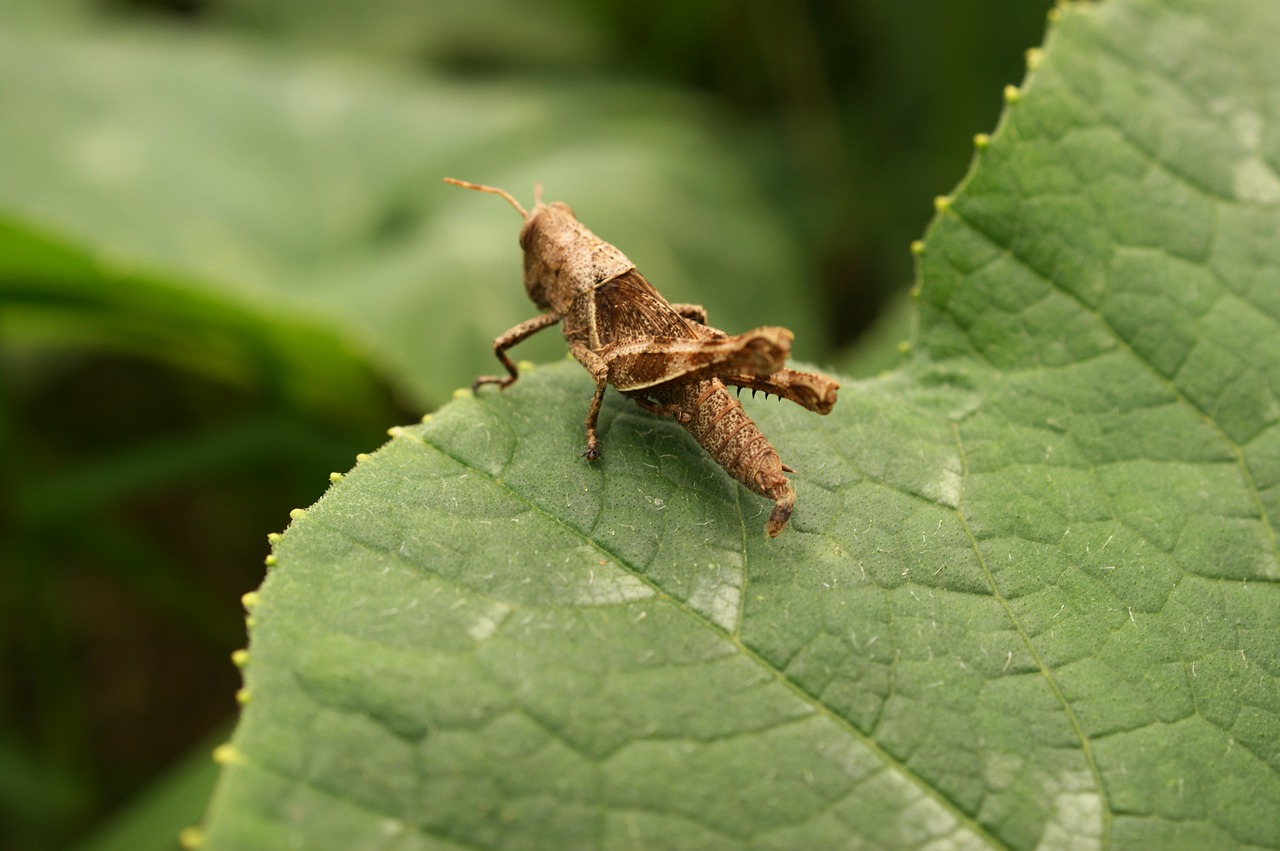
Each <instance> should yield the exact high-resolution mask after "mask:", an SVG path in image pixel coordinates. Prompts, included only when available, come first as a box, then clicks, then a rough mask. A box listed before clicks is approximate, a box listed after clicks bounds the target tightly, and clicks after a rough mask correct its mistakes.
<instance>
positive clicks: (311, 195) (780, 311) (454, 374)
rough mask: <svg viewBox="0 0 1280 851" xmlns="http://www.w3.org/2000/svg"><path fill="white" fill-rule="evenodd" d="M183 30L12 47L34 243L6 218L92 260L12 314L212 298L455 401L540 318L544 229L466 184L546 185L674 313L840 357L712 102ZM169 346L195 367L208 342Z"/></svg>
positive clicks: (23, 209)
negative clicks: (533, 286)
mask: <svg viewBox="0 0 1280 851" xmlns="http://www.w3.org/2000/svg"><path fill="white" fill-rule="evenodd" d="M180 36H181V34H175V33H172V32H167V33H163V34H161V33H156V32H150V31H147V30H140V31H133V32H123V31H122V32H115V31H107V32H95V33H85V34H79V35H67V34H61V35H50V34H46V33H41V32H37V31H29V30H24V29H23V28H21V27H12V28H7V29H0V162H5V163H10V164H20V166H21V167H13V168H4V169H0V214H2V215H4V216H5V218H7V219H8V220H10V221H12V222H14V223H16V224H15V227H16V228H17V230H16V231H15V233H14V234H13V235H12V236H10V235H8V234H7V233H6V229H5V227H4V226H3V225H2V224H0V239H8V240H10V241H16V242H24V243H25V242H26V241H27V240H28V239H29V237H30V234H29V233H28V231H30V232H34V233H36V234H37V238H38V239H39V240H41V241H43V242H46V243H51V244H52V245H53V246H54V248H53V251H54V252H55V253H63V254H73V255H77V256H79V257H81V258H85V259H83V260H81V261H78V262H77V263H76V264H73V265H74V268H73V267H72V266H69V265H67V264H62V265H61V266H54V267H50V268H44V267H40V268H39V269H38V276H37V278H36V280H37V281H38V282H39V284H40V286H41V287H42V288H47V289H49V290H50V292H49V295H48V296H47V297H45V296H44V295H42V294H41V293H39V292H38V293H37V294H36V295H34V296H32V295H31V289H32V278H31V277H29V276H27V275H25V274H24V273H23V270H17V271H14V270H9V269H5V268H3V267H2V266H0V298H3V299H6V300H10V301H14V300H17V301H22V302H24V303H25V304H27V305H28V306H32V307H33V308H35V309H38V311H42V312H43V313H42V314H40V313H37V315H36V316H34V317H33V319H35V320H40V319H41V318H42V315H51V316H53V318H54V320H56V321H59V322H65V321H67V320H70V321H73V322H75V321H79V322H80V323H81V324H83V325H88V326H90V327H91V328H92V329H94V332H95V333H97V332H99V331H100V330H101V328H102V324H101V320H102V319H103V316H104V315H106V316H107V317H108V319H112V320H114V319H115V318H116V317H120V316H123V317H124V320H125V321H128V322H133V323H134V324H137V323H138V320H139V317H140V316H141V317H146V318H147V319H148V320H149V324H148V327H149V328H152V329H160V332H159V333H157V332H155V331H152V332H151V333H152V336H153V337H158V338H163V336H164V335H163V331H165V330H167V329H169V328H181V327H184V323H186V322H188V321H189V319H190V318H189V317H188V316H187V315H185V314H184V313H183V312H182V311H181V310H174V309H172V306H173V305H175V304H182V303H190V302H202V303H208V304H210V305H211V306H212V309H213V310H214V311H215V312H232V313H237V314H242V315H244V316H245V317H246V320H245V323H244V327H248V328H252V326H254V325H263V326H270V325H272V324H273V323H280V324H283V325H289V326H305V327H308V328H310V329H312V333H313V337H321V338H323V337H326V336H327V337H329V338H337V339H338V340H339V341H340V343H339V344H336V345H333V347H334V348H335V349H342V348H343V347H345V351H339V354H340V355H341V356H350V354H352V353H354V354H355V355H356V356H358V357H361V358H362V359H364V360H365V362H367V363H370V364H372V365H373V366H374V367H375V368H376V369H378V370H379V371H380V373H381V374H382V375H383V376H384V377H385V378H386V379H387V380H389V381H390V382H391V383H393V384H395V385H397V386H398V387H399V388H401V389H402V390H404V391H405V392H406V394H408V395H409V397H410V398H411V399H412V400H413V401H414V402H415V403H417V404H420V405H423V406H428V405H434V404H439V403H440V402H443V401H445V400H447V399H448V394H449V391H450V390H452V388H453V387H455V386H457V385H458V384H460V383H464V382H466V381H469V380H470V379H471V377H473V376H474V375H475V374H476V373H477V372H479V371H481V370H486V371H487V370H490V369H491V368H492V364H491V360H492V358H491V353H490V350H489V346H490V343H491V342H492V340H493V338H494V337H495V336H497V334H499V333H500V332H502V331H503V330H505V329H506V328H508V327H510V326H511V325H514V324H516V323H517V322H519V321H521V320H522V319H525V318H528V317H529V316H531V315H532V314H533V313H534V311H535V309H534V307H533V305H531V304H530V303H529V301H528V299H527V298H526V296H525V294H524V290H523V288H522V286H521V282H520V281H521V271H520V270H521V267H520V255H519V249H518V246H517V244H516V234H517V231H518V229H519V225H520V220H519V218H518V217H517V216H516V215H515V214H514V213H513V211H512V210H511V209H510V208H508V207H507V206H506V205H504V204H503V203H502V202H501V201H499V200H497V199H495V198H492V197H481V196H478V195H475V194H472V193H466V192H464V191H463V190H460V189H456V188H452V187H448V186H446V185H444V184H443V183H442V182H441V178H442V177H444V176H446V175H452V176H455V177H462V178H465V179H470V180H477V181H483V182H486V183H494V184H498V185H502V186H504V187H506V188H508V189H510V190H511V191H512V192H514V193H516V194H517V195H518V196H520V197H521V198H523V199H524V200H525V202H526V204H529V203H530V202H531V201H532V196H533V188H534V185H535V183H537V182H539V181H540V182H542V183H543V184H544V185H545V186H546V190H547V195H548V200H551V199H566V200H569V201H572V202H573V204H574V207H575V209H576V210H577V211H578V213H579V214H580V215H581V216H582V218H583V220H584V221H585V222H586V223H587V224H588V226H590V227H592V228H593V229H594V230H596V231H597V232H598V233H599V234H600V235H601V236H603V237H604V238H606V239H611V240H613V241H615V242H619V243H621V247H622V248H623V250H624V251H626V252H627V253H628V255H629V256H630V257H631V258H632V259H633V260H634V261H635V262H636V263H638V264H639V265H640V266H641V268H642V269H644V270H645V272H646V274H647V275H649V277H650V278H652V279H653V280H655V281H658V282H660V283H661V284H662V286H663V287H664V291H666V292H668V293H669V294H671V295H672V297H675V298H679V299H680V300H684V301H693V300H694V296H695V294H697V298H698V300H701V301H703V302H705V303H706V305H707V306H708V308H710V309H711V310H712V313H713V315H714V316H716V318H717V320H718V321H722V322H727V323H730V324H735V325H742V324H745V323H746V321H747V318H748V315H749V313H748V310H747V306H748V305H750V306H752V308H753V309H755V310H759V311H761V312H763V313H765V314H766V315H769V316H771V317H774V318H775V319H776V320H777V321H780V322H784V323H788V324H791V323H794V324H795V325H796V326H797V327H796V330H797V335H798V338H799V343H798V345H799V346H800V347H801V349H802V351H805V350H807V351H808V352H809V353H810V354H811V355H812V356H817V355H819V354H820V353H821V351H822V348H823V345H824V343H823V340H822V339H821V336H820V333H819V328H818V326H819V323H818V321H817V318H816V313H817V311H816V308H815V306H814V302H813V299H812V298H811V289H812V285H811V283H807V282H812V281H813V280H814V276H812V275H809V274H807V273H806V271H805V270H804V268H803V264H802V263H801V261H800V259H799V255H798V252H797V251H796V248H795V241H794V237H793V236H792V235H789V232H788V230H787V228H786V227H785V226H784V222H782V220H781V217H780V215H779V214H778V213H777V211H775V210H773V209H771V207H770V205H769V203H768V201H767V199H765V198H762V197H760V196H759V195H758V194H757V193H756V192H755V191H753V190H752V189H751V186H750V184H751V182H750V181H748V180H746V179H745V175H746V169H745V167H744V159H743V157H742V156H741V155H739V154H738V153H735V152H734V151H733V150H729V149H728V148H729V147H730V145H731V143H732V141H733V135H732V133H731V132H723V133H721V132H717V131H716V130H715V129H714V128H713V126H712V124H711V122H710V121H708V119H707V117H706V116H704V115H702V114H701V113H702V111H703V108H704V106H705V105H704V104H703V102H701V101H698V100H696V99H693V98H688V97H682V96H678V95H676V94H673V93H671V92H669V91H665V90H662V89H658V88H654V87H644V86H633V85H629V84H625V83H620V82H606V83H601V82H592V81H583V82H573V81H571V82H563V83H556V82H543V83H534V82H530V83H516V82H512V81H509V80H504V79H499V80H495V81H493V82H487V83H481V82H459V81H457V80H454V79H451V78H446V77H442V76H437V75H436V74H433V73H430V72H425V71H424V72H420V73H418V74H415V75H408V74H406V73H404V72H403V71H396V72H391V71H386V70H375V69H373V68H370V67H368V66H364V65H358V64H353V63H346V64H343V63H339V62H337V61H330V62H325V61H322V60H320V59H308V60H302V59H299V58H297V57H296V56H287V55H286V56H274V55H268V54H267V53H266V51H265V50H254V49H252V48H250V47H245V46H243V45H238V44H235V43H233V42H229V41H225V40H221V39H219V38H218V37H216V36H209V37H196V36H190V37H180ZM725 211H731V213H730V214H729V215H726V213H725ZM622 235H625V236H626V239H625V241H624V240H623V238H622ZM99 263H100V264H101V267H105V271H104V268H100V267H99V265H98V264H99ZM119 270H125V272H128V274H125V273H120V272H119ZM138 270H146V273H145V274H141V275H140V274H138ZM140 278H143V279H145V280H147V281H149V282H151V284H152V285H149V286H139V285H138V281H139V279H140ZM50 282H52V283H50ZM86 304H87V305H89V306H88V307H86V306H85V305H86ZM139 307H141V311H139V310H138V308H139ZM108 327H110V326H109V325H108ZM268 333H269V332H268ZM142 336H143V337H145V336H146V335H145V334H144V335H142ZM137 341H138V340H137V337H136V336H135V337H134V338H131V339H130V340H129V341H128V342H130V343H134V342H137ZM278 342H279V341H278V340H271V341H270V342H269V343H268V344H267V345H268V346H274V345H276V344H277V343H278ZM532 345H533V349H532V351H534V352H535V353H539V354H540V356H542V357H547V356H550V353H551V352H553V351H554V348H553V347H552V346H550V345H548V344H539V343H534V344H532ZM155 348H156V350H157V351H158V352H159V353H160V354H164V355H168V356H174V357H178V358H182V359H184V360H190V359H191V358H190V350H191V349H194V348H195V346H194V345H186V346H184V345H183V344H182V342H181V341H173V342H171V343H170V344H169V345H167V346H164V345H161V344H159V342H157V344H156V346H155ZM175 353H176V354H175ZM308 355H309V353H308V352H306V351H305V349H297V350H293V351H287V352H285V353H284V354H282V355H281V356H280V359H281V360H284V361H289V360H297V359H305V358H306V357H307V356H308ZM317 389H318V390H320V391H323V390H324V382H317ZM346 395H347V394H346V393H344V392H343V390H342V389H341V388H334V389H333V390H332V392H331V399H333V400H338V401H348V400H346V399H345V396H346Z"/></svg>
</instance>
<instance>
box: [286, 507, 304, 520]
mask: <svg viewBox="0 0 1280 851" xmlns="http://www.w3.org/2000/svg"><path fill="white" fill-rule="evenodd" d="M306 516H307V510H306V509H305V508H295V509H293V510H292V511H290V512H289V519H290V520H301V519H302V518H303V517H306Z"/></svg>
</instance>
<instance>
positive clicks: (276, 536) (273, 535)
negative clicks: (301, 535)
mask: <svg viewBox="0 0 1280 851" xmlns="http://www.w3.org/2000/svg"><path fill="white" fill-rule="evenodd" d="M281 537H283V536H282V535H281V534H280V533H279V532H268V533H267V543H268V544H271V545H272V546H275V545H276V544H278V543H280V538H281Z"/></svg>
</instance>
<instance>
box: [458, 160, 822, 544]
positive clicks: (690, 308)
mask: <svg viewBox="0 0 1280 851" xmlns="http://www.w3.org/2000/svg"><path fill="white" fill-rule="evenodd" d="M445 182H446V183H451V184H453V185H455V186H462V187H464V188H466V189H475V190H478V191H480V192H490V193H493V194H494V195H501V196H502V197H503V198H505V199H507V201H508V202H509V203H510V204H511V206H512V207H515V208H516V210H517V211H518V212H519V213H520V215H521V216H523V217H524V225H523V226H522V227H521V228H520V247H521V248H522V249H523V250H524V288H525V291H526V292H528V294H529V298H531V299H533V302H534V304H536V305H538V307H540V308H541V309H542V310H543V311H545V312H544V313H542V314H540V315H538V316H535V317H533V318H532V319H529V320H526V321H524V322H521V323H520V324H519V325H517V326H515V327H514V328H511V329H510V330H508V331H507V332H506V333H504V334H503V335H502V336H500V337H498V338H497V339H496V340H494V341H493V352H494V354H495V355H497V357H498V360H499V361H501V362H502V365H503V366H504V367H506V369H507V375H505V376H491V375H485V376H481V377H480V378H477V379H476V380H475V382H473V383H472V385H471V386H472V389H473V390H474V389H477V388H479V387H480V385H482V384H497V385H498V386H499V387H502V388H506V387H509V386H510V385H511V384H512V382H514V381H515V380H516V379H517V378H519V377H520V374H519V372H518V371H517V370H516V366H515V364H513V363H512V362H511V359H510V358H509V357H507V349H509V348H511V347H512V346H514V345H515V344H516V343H519V342H520V341H522V340H524V339H526V338H528V337H530V336H531V335H533V334H535V333H537V332H538V331H541V330H542V329H544V328H548V327H550V326H551V325H554V324H555V323H557V322H563V323H564V337H565V340H567V341H568V343H569V350H570V351H571V352H572V353H573V356H574V357H575V358H577V359H578V361H579V362H580V363H581V364H582V365H583V366H585V367H586V368H587V371H588V372H590V373H591V377H592V378H593V379H595V382H596V392H595V396H593V397H592V399H591V407H590V408H589V409H588V410H587V451H586V452H584V453H583V455H585V456H586V458H587V460H588V461H595V460H596V459H597V458H599V457H600V439H599V437H598V436H597V434H596V420H597V418H598V417H599V415H600V403H601V402H602V401H603V399H604V390H605V387H606V386H607V385H609V384H612V385H613V386H614V387H616V388H617V389H618V390H619V391H621V392H622V393H623V394H624V395H626V396H628V397H630V398H631V399H634V400H635V402H636V404H638V405H639V406H640V407H641V408H643V409H645V410H646V411H649V412H651V413H654V414H657V415H659V416H668V417H675V419H676V421H677V422H679V423H680V424H681V425H682V426H684V427H685V428H686V429H687V430H688V431H689V433H690V434H692V435H693V437H694V439H695V440H697V441H698V443H699V444H701V445H702V447H703V448H704V449H706V450H707V452H708V453H710V454H711V457H712V458H714V459H715V460H716V463H718V464H719V465H720V466H721V467H724V469H725V470H726V471H727V472H728V473H729V475H731V476H733V477H734V478H735V479H737V480H738V481H740V482H742V483H743V484H744V485H746V486H747V487H748V488H750V489H751V490H753V491H755V492H756V493H758V494H760V495H761V496H765V497H768V498H769V499H772V500H773V501H774V507H773V511H772V513H770V515H769V521H768V523H767V524H766V526H765V531H767V532H768V533H769V537H774V536H776V535H777V534H778V533H779V532H781V531H782V530H783V528H784V527H785V526H786V525H787V519H788V518H789V517H790V516H791V509H792V506H793V505H794V504H795V501H796V494H795V491H793V490H792V489H791V483H790V482H789V481H788V480H787V478H786V477H785V476H784V475H783V473H784V472H787V473H794V472H795V471H794V470H792V469H791V468H790V467H788V466H787V465H786V464H783V463H782V460H781V459H780V458H779V457H778V453H777V451H775V450H774V448H773V447H772V446H771V445H769V441H768V440H767V439H766V438H765V436H764V435H763V434H761V433H760V430H759V429H758V428H756V424H755V423H754V422H752V420H751V418H750V417H748V416H747V413H746V411H744V410H743V409H742V406H741V405H740V404H738V401H737V399H735V398H734V397H733V396H732V395H731V394H730V393H729V392H728V390H726V389H725V384H730V385H732V386H734V387H737V388H739V392H741V390H742V388H747V389H749V390H752V391H761V390H762V391H764V392H765V394H766V395H767V394H770V393H772V394H774V395H776V396H778V397H780V398H783V399H789V400H791V401H792V402H795V403H796V404H798V405H802V406H804V407H805V408H808V409H809V410H811V411H815V412H817V413H819V414H826V413H829V412H830V411H831V408H832V406H833V405H835V403H836V391H837V390H838V389H839V387H840V385H838V384H837V383H836V382H834V381H832V380H831V379H829V378H827V377H826V376H823V375H815V374H813V373H808V372H796V371H794V370H790V369H784V368H783V366H782V364H783V362H784V361H785V360H786V358H787V354H788V353H789V352H790V351H791V340H792V334H791V332H790V331H788V330H787V329H786V328H779V327H774V326H765V327H762V328H756V329H755V330H754V331H748V332H747V333H745V334H739V335H737V336H729V335H728V334H726V333H724V332H723V331H717V330H716V329H715V328H711V327H709V326H708V325H707V324H706V323H707V312H706V311H705V310H704V309H703V308H702V307H701V306H699V305H696V304H670V303H669V302H667V300H666V299H664V298H663V297H662V296H661V295H659V294H658V291H657V290H655V289H654V288H653V285H652V284H650V283H649V282H648V281H647V280H645V278H644V276H643V275H641V274H640V273H639V272H638V271H637V270H636V267H635V264H633V263H632V262H631V261H630V260H628V259H627V258H626V256H624V255H623V253H622V252H621V251H619V250H618V249H617V248H614V247H613V246H612V245H610V244H609V243H607V242H605V241H604V240H603V239H600V238H599V237H598V236H596V235H595V234H593V233H592V232H591V231H589V230H587V229H586V228H585V227H583V225H582V223H581V222H579V221H578V219H577V218H576V217H575V216H574V215H573V211H572V210H571V209H569V206H568V205H567V204H564V203H561V202H559V201H555V202H552V203H550V204H543V203H542V200H541V198H540V197H539V198H537V199H535V203H534V208H533V211H532V212H526V211H525V209H524V207H521V206H520V204H519V202H517V201H516V199H515V198H513V197H511V195H510V194H508V193H507V192H504V191H503V190H501V189H497V188H495V187H492V186H482V185H480V184H477V183H468V182H466V181H463V180H455V179H453V178H451V177H446V178H445ZM538 194H539V196H540V195H541V191H540V188H539V193H538Z"/></svg>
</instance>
